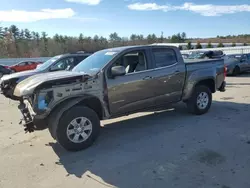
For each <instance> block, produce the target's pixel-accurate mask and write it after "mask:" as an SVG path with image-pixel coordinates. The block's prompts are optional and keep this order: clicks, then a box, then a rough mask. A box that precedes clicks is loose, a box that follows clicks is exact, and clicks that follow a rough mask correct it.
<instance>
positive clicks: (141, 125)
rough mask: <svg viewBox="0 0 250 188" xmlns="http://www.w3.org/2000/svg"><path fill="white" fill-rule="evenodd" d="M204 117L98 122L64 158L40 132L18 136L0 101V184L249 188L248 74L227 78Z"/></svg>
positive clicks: (179, 110) (181, 113) (182, 114)
mask: <svg viewBox="0 0 250 188" xmlns="http://www.w3.org/2000/svg"><path fill="white" fill-rule="evenodd" d="M227 82H228V86H227V91H226V92H225V93H220V92H218V93H216V94H215V95H214V102H213V105H212V108H211V110H210V111H209V113H208V114H205V115H203V116H193V115H190V114H188V113H187V112H186V109H185V105H183V104H178V105H176V106H174V108H173V109H170V110H168V111H161V112H152V113H140V114H135V115H133V116H129V117H124V118H120V119H116V120H112V121H106V122H103V125H104V128H102V131H101V136H100V137H99V139H98V140H97V142H96V144H95V145H93V146H92V147H91V148H89V149H87V150H85V151H82V152H78V153H69V152H66V151H65V150H63V149H62V148H61V147H60V146H59V145H58V144H56V143H55V141H54V140H53V139H51V137H50V135H49V133H48V132H47V131H43V132H36V133H34V134H24V132H23V130H22V127H21V126H19V125H18V123H19V117H20V114H19V112H18V110H17V108H16V104H15V103H14V102H10V101H9V100H6V99H4V98H3V97H2V96H1V97H0V187H1V188H34V187H36V188H50V187H53V188H54V187H56V188H57V187H58V188H64V187H65V188H66V187H67V188H68V187H81V188H83V187H86V188H92V187H93V188H94V187H113V186H115V187H124V188H134V187H136V188H140V187H143V188H145V187H157V188H158V187H179V188H201V187H202V188H249V187H250V74H249V75H242V76H240V77H236V78H234V77H228V78H227Z"/></svg>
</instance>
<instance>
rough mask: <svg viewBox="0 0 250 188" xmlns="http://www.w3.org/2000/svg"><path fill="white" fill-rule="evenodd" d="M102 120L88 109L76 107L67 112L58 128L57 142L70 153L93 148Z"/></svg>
mask: <svg viewBox="0 0 250 188" xmlns="http://www.w3.org/2000/svg"><path fill="white" fill-rule="evenodd" d="M99 130H100V120H99V118H98V116H97V114H96V113H95V112H94V111H93V110H92V109H90V108H88V107H82V106H75V107H72V108H71V109H69V110H68V111H66V113H64V114H63V115H62V117H61V118H60V121H59V124H58V125H57V127H56V140H57V141H58V142H59V144H60V145H61V146H63V147H64V148H65V149H66V150H68V151H79V150H83V149H86V148H88V147H89V146H91V145H92V144H93V143H94V141H95V140H96V138H97V137H98V135H99Z"/></svg>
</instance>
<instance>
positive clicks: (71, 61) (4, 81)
mask: <svg viewBox="0 0 250 188" xmlns="http://www.w3.org/2000/svg"><path fill="white" fill-rule="evenodd" d="M89 55H91V54H89V53H79V52H78V53H69V54H62V55H58V56H55V57H53V58H51V59H49V60H48V61H46V62H44V63H43V64H40V65H39V66H38V67H37V68H36V69H34V70H30V71H23V72H17V73H13V74H11V75H6V76H3V77H2V78H1V79H0V88H1V90H2V94H3V95H4V96H5V97H7V98H10V99H12V100H18V98H16V97H15V96H14V95H13V91H14V89H15V87H16V85H17V84H18V83H19V82H21V81H22V80H24V79H26V78H28V77H30V76H33V75H35V74H40V73H45V72H54V71H62V70H72V69H73V68H74V67H75V66H76V65H78V64H79V63H80V62H81V61H82V60H84V59H85V58H87V57H88V56H89Z"/></svg>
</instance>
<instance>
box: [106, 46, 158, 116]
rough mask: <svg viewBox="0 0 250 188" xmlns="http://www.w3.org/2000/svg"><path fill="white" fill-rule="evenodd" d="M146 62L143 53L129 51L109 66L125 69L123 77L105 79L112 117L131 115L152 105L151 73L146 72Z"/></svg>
mask: <svg viewBox="0 0 250 188" xmlns="http://www.w3.org/2000/svg"><path fill="white" fill-rule="evenodd" d="M148 60H149V58H148V57H147V55H146V53H145V51H143V50H139V51H131V52H128V53H126V54H123V55H121V57H119V58H118V59H117V60H116V61H115V62H114V63H113V64H112V65H111V67H113V66H117V65H121V66H124V68H126V74H125V75H124V76H118V77H115V78H107V87H108V96H109V104H110V111H111V114H112V115H118V114H126V113H132V112H135V111H137V110H140V109H144V108H148V107H149V106H152V105H153V104H154V101H153V96H154V90H153V88H152V87H153V83H152V79H151V78H152V72H151V71H148V65H149V64H148V62H149V61H148ZM111 67H110V68H109V70H110V69H111ZM109 74H110V73H108V75H109Z"/></svg>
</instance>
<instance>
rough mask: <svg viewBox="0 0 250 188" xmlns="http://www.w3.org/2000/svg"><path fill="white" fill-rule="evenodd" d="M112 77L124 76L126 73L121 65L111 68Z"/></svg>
mask: <svg viewBox="0 0 250 188" xmlns="http://www.w3.org/2000/svg"><path fill="white" fill-rule="evenodd" d="M111 74H112V77H113V78H114V77H116V76H124V75H125V74H126V69H125V67H123V66H115V67H112V69H111Z"/></svg>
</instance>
